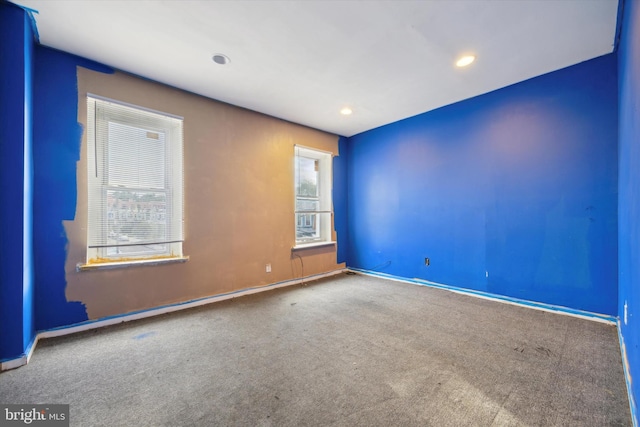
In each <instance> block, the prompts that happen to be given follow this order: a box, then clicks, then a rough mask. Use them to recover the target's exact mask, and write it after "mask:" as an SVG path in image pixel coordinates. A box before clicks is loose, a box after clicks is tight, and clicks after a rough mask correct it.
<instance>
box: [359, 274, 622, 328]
mask: <svg viewBox="0 0 640 427" xmlns="http://www.w3.org/2000/svg"><path fill="white" fill-rule="evenodd" d="M348 270H349V271H353V272H356V273H361V274H366V275H368V276H374V277H380V278H383V279H389V280H394V281H396V282H403V283H410V284H413V285H419V286H428V287H431V288H437V289H443V290H446V291H450V292H455V293H458V294H462V295H468V296H472V297H476V298H482V299H487V300H491V301H496V302H501V303H505V304H511V305H517V306H520V307H526V308H532V309H535V310H540V311H546V312H550V313H557V314H563V315H566V316H573V317H579V318H581V319H586V320H592V321H594V322H601V323H607V324H610V325H617V321H618V319H617V318H616V317H614V316H609V315H606V314H599V313H592V312H589V311H583V310H576V309H573V308H569V307H562V306H559V305H552V304H545V303H541V302H535V301H528V300H523V299H518V298H511V297H506V296H502V295H497V294H492V293H489V292H481V291H474V290H471V289H465V288H459V287H456V286H450V285H444V284H442V283H436V282H430V281H428V280H423V279H417V278H415V279H409V278H406V277H401V276H394V275H391V274H386V273H379V272H375V271H369V270H362V269H359V268H351V267H349V268H348Z"/></svg>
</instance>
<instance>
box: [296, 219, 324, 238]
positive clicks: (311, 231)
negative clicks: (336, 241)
mask: <svg viewBox="0 0 640 427" xmlns="http://www.w3.org/2000/svg"><path fill="white" fill-rule="evenodd" d="M296 215H297V220H296V224H297V226H296V239H297V240H316V239H319V238H320V227H319V225H320V224H319V221H318V214H313V213H308V214H296Z"/></svg>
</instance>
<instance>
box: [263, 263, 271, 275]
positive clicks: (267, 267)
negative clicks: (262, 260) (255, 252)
mask: <svg viewBox="0 0 640 427" xmlns="http://www.w3.org/2000/svg"><path fill="white" fill-rule="evenodd" d="M264 270H265V271H266V272H267V273H271V264H267V265H266V266H265V268H264Z"/></svg>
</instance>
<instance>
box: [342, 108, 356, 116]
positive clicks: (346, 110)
mask: <svg viewBox="0 0 640 427" xmlns="http://www.w3.org/2000/svg"><path fill="white" fill-rule="evenodd" d="M351 113H353V110H351V108H349V107H344V108H343V109H342V110H340V114H342V115H343V116H348V115H350V114H351Z"/></svg>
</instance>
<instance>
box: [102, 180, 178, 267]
mask: <svg viewBox="0 0 640 427" xmlns="http://www.w3.org/2000/svg"><path fill="white" fill-rule="evenodd" d="M107 227H108V229H107V231H108V241H107V244H108V245H123V246H120V247H112V248H108V250H107V254H108V255H122V256H127V255H134V254H136V255H137V254H141V253H156V252H164V251H166V245H165V244H148V245H135V244H136V243H145V242H162V241H166V240H167V236H166V235H167V195H166V193H164V192H158V191H138V190H135V191H134V190H107Z"/></svg>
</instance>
